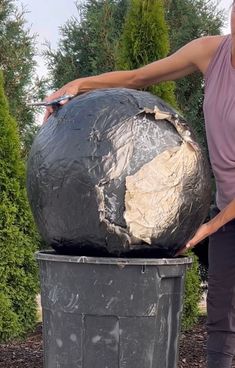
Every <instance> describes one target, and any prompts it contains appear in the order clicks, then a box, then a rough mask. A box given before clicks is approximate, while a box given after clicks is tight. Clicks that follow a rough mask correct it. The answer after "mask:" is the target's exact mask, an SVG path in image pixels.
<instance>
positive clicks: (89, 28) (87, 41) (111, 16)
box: [44, 0, 128, 88]
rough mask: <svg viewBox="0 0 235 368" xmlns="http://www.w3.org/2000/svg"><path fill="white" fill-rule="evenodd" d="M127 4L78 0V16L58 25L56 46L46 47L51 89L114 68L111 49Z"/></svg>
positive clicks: (124, 1)
mask: <svg viewBox="0 0 235 368" xmlns="http://www.w3.org/2000/svg"><path fill="white" fill-rule="evenodd" d="M127 3H128V0H87V1H86V2H84V3H83V4H82V5H81V4H80V5H79V3H78V2H77V11H78V15H77V17H76V18H75V17H73V18H71V19H70V20H68V21H67V23H66V24H65V25H64V26H62V27H61V38H60V42H59V47H58V49H57V50H55V51H54V50H52V49H51V48H50V46H48V47H47V49H46V51H45V53H44V55H45V58H46V62H47V64H48V68H49V71H50V76H51V87H52V88H59V87H61V86H62V85H63V84H65V83H67V82H69V81H70V80H73V79H76V78H78V77H84V76H90V75H96V74H100V73H104V72H108V71H111V70H113V69H114V66H115V60H114V50H115V45H116V42H117V39H118V38H119V36H120V32H121V27H122V23H123V18H124V15H125V12H126V7H127Z"/></svg>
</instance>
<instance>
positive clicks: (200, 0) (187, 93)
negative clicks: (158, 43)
mask: <svg viewBox="0 0 235 368" xmlns="http://www.w3.org/2000/svg"><path fill="white" fill-rule="evenodd" d="M165 3H166V19H167V23H168V25H169V34H170V44H171V52H175V51H176V50H178V49H179V48H180V47H182V46H184V45H185V44H186V43H188V42H190V41H192V40H194V39H196V38H199V37H203V36H207V35H215V34H220V33H221V27H222V26H223V23H224V14H223V11H221V10H219V9H218V2H217V1H214V0H208V1H204V0H177V1H175V0H165ZM175 93H176V100H177V103H178V106H179V109H180V111H182V112H183V115H184V116H185V118H186V119H187V120H188V121H189V122H190V123H191V124H192V126H193V128H194V131H195V132H196V134H197V135H198V137H199V140H200V141H201V143H202V144H203V146H205V145H206V139H205V126H204V116H203V98H204V81H203V76H202V75H201V74H199V73H194V74H192V75H190V76H188V77H186V78H183V79H180V80H179V81H177V82H176V91H175Z"/></svg>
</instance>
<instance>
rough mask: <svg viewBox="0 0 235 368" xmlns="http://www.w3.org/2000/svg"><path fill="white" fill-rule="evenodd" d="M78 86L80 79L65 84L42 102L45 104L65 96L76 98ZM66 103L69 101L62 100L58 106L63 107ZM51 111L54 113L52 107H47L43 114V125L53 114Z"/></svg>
mask: <svg viewBox="0 0 235 368" xmlns="http://www.w3.org/2000/svg"><path fill="white" fill-rule="evenodd" d="M79 84H80V79H75V80H73V81H71V82H69V83H67V84H65V85H64V86H63V87H61V88H60V89H58V90H57V91H55V92H53V93H52V94H51V95H49V96H47V97H46V98H45V99H44V101H45V102H52V101H54V100H56V99H57V98H59V97H62V96H67V95H71V96H76V95H78V94H79ZM68 101H69V99H67V100H63V101H61V102H60V103H59V104H60V105H64V104H66V103H67V102H68ZM53 111H54V108H53V107H52V106H48V107H47V109H46V113H45V115H44V118H43V123H45V122H46V121H47V119H48V118H49V116H50V115H51V114H52V113H53Z"/></svg>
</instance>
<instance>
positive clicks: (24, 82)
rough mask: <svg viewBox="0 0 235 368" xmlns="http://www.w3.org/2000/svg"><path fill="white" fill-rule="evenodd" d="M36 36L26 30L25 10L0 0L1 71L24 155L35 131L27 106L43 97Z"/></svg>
mask: <svg viewBox="0 0 235 368" xmlns="http://www.w3.org/2000/svg"><path fill="white" fill-rule="evenodd" d="M35 40H36V38H35V36H34V35H31V33H30V30H29V29H27V27H26V22H25V11H24V10H23V9H22V10H20V9H18V8H17V7H16V5H15V1H14V0H0V69H1V70H3V71H4V76H5V85H4V88H5V93H6V95H7V98H8V100H9V107H10V111H11V113H12V115H13V116H14V117H15V118H16V120H17V123H18V125H19V130H20V134H21V140H22V148H23V150H24V153H25V152H26V151H27V150H28V149H29V146H30V144H31V141H32V136H33V135H34V133H35V131H36V127H35V124H34V120H35V110H34V109H33V108H32V107H31V106H30V105H29V102H32V100H34V99H37V98H40V97H42V94H43V92H44V89H43V82H42V81H39V80H38V79H37V78H35V77H34V76H35V64H36V62H35V60H34V56H35V54H36V47H35Z"/></svg>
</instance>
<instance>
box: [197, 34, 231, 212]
mask: <svg viewBox="0 0 235 368" xmlns="http://www.w3.org/2000/svg"><path fill="white" fill-rule="evenodd" d="M231 50H232V39H231V36H230V35H229V36H225V37H224V39H223V40H222V42H221V44H220V45H219V47H218V49H217V51H216V53H215V55H214V57H213V59H212V60H211V62H210V64H209V67H208V69H207V71H206V74H205V96H204V106H203V108H204V116H205V124H206V135H207V143H208V149H209V156H210V161H211V166H212V169H213V172H214V175H215V180H216V189H217V193H216V202H217V206H218V208H219V209H220V210H222V209H223V208H224V207H225V206H226V205H227V204H228V203H229V202H230V201H231V200H232V199H234V198H235V68H233V66H232V63H231Z"/></svg>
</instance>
